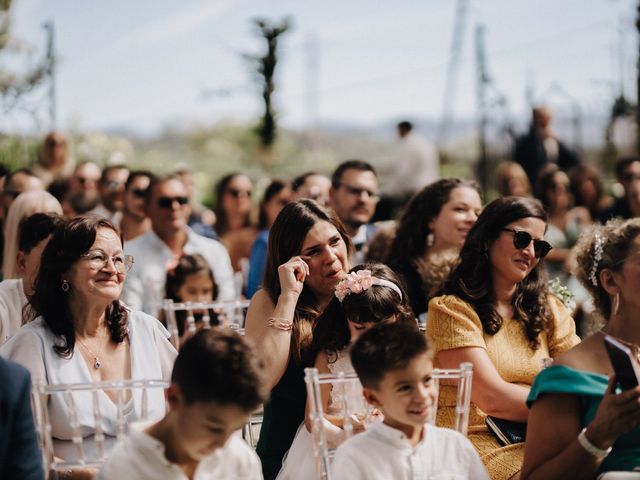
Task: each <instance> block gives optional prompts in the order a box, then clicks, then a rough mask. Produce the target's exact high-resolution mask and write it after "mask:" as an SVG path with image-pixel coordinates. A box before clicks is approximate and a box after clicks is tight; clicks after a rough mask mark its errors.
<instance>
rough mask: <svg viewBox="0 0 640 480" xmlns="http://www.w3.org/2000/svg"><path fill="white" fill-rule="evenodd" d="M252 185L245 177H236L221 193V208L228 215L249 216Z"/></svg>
mask: <svg viewBox="0 0 640 480" xmlns="http://www.w3.org/2000/svg"><path fill="white" fill-rule="evenodd" d="M252 190H253V184H252V183H251V179H250V178H249V177H247V176H246V175H236V176H235V177H233V178H232V179H231V180H230V181H229V183H228V184H227V186H226V188H225V189H224V192H222V199H221V202H222V208H224V210H225V211H226V212H227V214H228V215H249V212H250V211H251V193H252Z"/></svg>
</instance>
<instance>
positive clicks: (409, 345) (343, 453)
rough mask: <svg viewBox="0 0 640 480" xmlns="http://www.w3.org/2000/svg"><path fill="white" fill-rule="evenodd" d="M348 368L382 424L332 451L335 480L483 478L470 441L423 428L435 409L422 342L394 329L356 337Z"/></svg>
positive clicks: (428, 356)
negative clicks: (378, 413)
mask: <svg viewBox="0 0 640 480" xmlns="http://www.w3.org/2000/svg"><path fill="white" fill-rule="evenodd" d="M351 362H352V364H353V368H354V369H355V371H356V373H357V374H358V377H360V382H361V383H362V386H363V393H364V396H365V398H366V399H367V402H369V404H371V405H372V406H374V407H376V408H378V409H379V410H380V411H382V413H383V414H384V420H383V421H382V422H379V423H376V424H374V425H373V426H372V427H371V428H370V429H368V430H367V431H366V432H364V433H362V434H359V435H356V436H354V437H352V438H351V439H349V440H347V441H346V442H345V443H343V444H342V445H340V446H339V447H338V449H337V452H336V456H335V460H334V462H333V467H332V468H333V474H334V478H336V479H338V480H342V479H349V480H357V479H363V480H364V479H366V480H377V479H380V480H382V479H390V478H393V479H422V478H424V479H427V478H434V476H438V477H440V476H442V478H467V479H479V480H488V478H489V476H488V475H487V471H486V470H485V468H484V465H483V464H482V462H481V461H480V458H479V457H478V454H477V453H476V451H475V450H474V449H473V446H472V445H471V442H469V440H467V439H466V438H465V437H464V436H462V435H461V434H459V433H458V432H456V431H454V430H448V429H445V428H438V427H435V426H432V425H430V424H426V421H427V419H428V418H429V416H430V415H431V413H432V411H433V409H435V408H437V405H436V401H437V392H436V388H435V385H434V384H433V380H432V379H431V374H432V371H433V361H432V351H431V349H430V347H429V344H428V342H427V339H426V338H425V336H424V335H422V334H421V333H420V332H418V331H417V329H416V328H414V327H412V326H409V325H405V324H402V323H400V322H396V323H390V324H380V325H376V326H375V327H373V328H371V329H370V330H368V331H367V332H365V333H363V334H362V335H361V336H360V338H359V339H358V340H357V341H356V342H355V344H354V345H353V347H352V348H351Z"/></svg>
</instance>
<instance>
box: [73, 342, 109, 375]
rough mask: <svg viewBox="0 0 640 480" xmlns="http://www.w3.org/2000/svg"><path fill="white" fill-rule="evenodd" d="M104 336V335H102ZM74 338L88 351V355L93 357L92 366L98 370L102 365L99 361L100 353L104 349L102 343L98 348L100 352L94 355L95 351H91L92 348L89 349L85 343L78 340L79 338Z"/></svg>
mask: <svg viewBox="0 0 640 480" xmlns="http://www.w3.org/2000/svg"><path fill="white" fill-rule="evenodd" d="M102 338H104V337H102ZM76 340H77V341H78V343H80V346H82V347H84V349H85V350H86V351H87V352H89V355H91V356H92V357H93V368H95V369H96V370H99V369H100V367H101V366H102V363H101V362H100V355H102V350H103V349H104V344H103V345H102V348H101V349H100V354H99V355H96V354H95V353H93V350H91V349H90V348H89V347H87V345H85V343H84V342H83V341H82V340H80V339H79V338H76Z"/></svg>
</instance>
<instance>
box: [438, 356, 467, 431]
mask: <svg viewBox="0 0 640 480" xmlns="http://www.w3.org/2000/svg"><path fill="white" fill-rule="evenodd" d="M431 378H432V379H433V381H434V382H435V384H436V388H437V391H438V393H439V392H440V382H441V381H442V380H445V381H455V382H456V387H457V388H456V405H455V430H457V431H458V432H460V433H461V434H463V435H465V436H466V435H467V430H468V429H469V409H470V405H471V382H472V379H473V364H471V363H469V362H464V363H461V364H460V367H459V368H455V369H443V368H434V369H433V373H432V375H431ZM436 405H437V402H436ZM437 413H438V412H437V408H434V409H433V410H432V411H431V416H430V418H429V420H428V421H429V423H431V424H432V425H435V424H436V415H437Z"/></svg>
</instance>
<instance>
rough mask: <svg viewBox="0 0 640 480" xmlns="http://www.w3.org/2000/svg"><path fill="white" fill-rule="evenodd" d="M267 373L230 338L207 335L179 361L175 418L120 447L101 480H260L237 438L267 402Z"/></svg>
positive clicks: (172, 402)
mask: <svg viewBox="0 0 640 480" xmlns="http://www.w3.org/2000/svg"><path fill="white" fill-rule="evenodd" d="M267 393H268V390H267V388H266V384H265V382H264V378H263V365H262V362H261V361H260V360H259V358H258V356H257V355H256V353H255V352H254V351H253V348H252V347H251V346H250V345H249V343H248V342H247V341H246V340H245V339H244V338H242V337H241V336H240V335H238V334H237V333H235V332H233V331H232V330H227V329H221V328H213V329H208V330H201V331H199V332H198V333H196V334H195V335H194V336H193V337H192V338H191V339H189V340H188V341H187V342H186V343H185V344H184V346H183V347H182V349H181V350H180V353H179V354H178V358H177V359H176V363H175V365H174V367H173V373H172V375H171V385H170V386H169V388H168V389H167V403H168V405H169V412H168V413H167V414H166V416H165V417H164V418H163V419H162V420H160V421H159V422H158V423H155V424H153V425H151V426H149V427H148V428H146V429H144V430H141V431H136V432H132V433H131V434H130V435H129V437H128V438H127V439H126V440H125V441H124V442H123V443H121V444H119V445H118V446H116V447H115V448H114V450H113V452H112V454H111V456H110V457H109V459H108V460H107V462H106V463H105V465H104V466H103V467H102V470H101V471H100V473H99V475H98V478H99V479H102V480H106V479H117V480H123V479H125V478H126V479H127V480H142V479H156V478H162V479H169V480H173V479H175V480H178V479H180V480H182V479H194V480H204V479H206V480H214V479H231V478H233V479H261V478H262V468H261V466H260V460H259V459H258V456H257V455H256V453H255V452H254V451H253V449H252V448H251V447H250V446H249V445H248V444H247V443H245V442H244V441H243V440H242V438H240V437H239V436H238V435H234V432H236V431H237V430H239V429H240V428H242V426H243V425H245V424H246V423H247V420H248V418H249V414H250V413H251V412H252V411H254V410H255V409H256V408H257V407H258V406H259V405H260V404H261V403H262V402H264V400H265V399H266V397H267Z"/></svg>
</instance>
